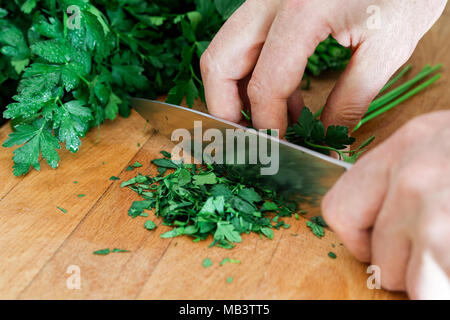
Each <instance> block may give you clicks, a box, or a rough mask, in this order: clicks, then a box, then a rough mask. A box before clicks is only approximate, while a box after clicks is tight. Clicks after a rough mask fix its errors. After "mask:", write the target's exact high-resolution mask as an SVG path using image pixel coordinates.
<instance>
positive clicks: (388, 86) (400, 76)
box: [379, 64, 411, 94]
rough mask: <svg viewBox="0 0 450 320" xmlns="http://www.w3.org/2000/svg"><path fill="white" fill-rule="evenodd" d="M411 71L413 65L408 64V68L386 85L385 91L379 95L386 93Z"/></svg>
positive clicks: (382, 90)
mask: <svg viewBox="0 0 450 320" xmlns="http://www.w3.org/2000/svg"><path fill="white" fill-rule="evenodd" d="M409 70H411V64H408V65H407V66H406V67H404V68H403V69H402V71H400V72H399V73H398V75H396V76H395V77H394V78H392V80H391V81H389V82H388V83H386V85H385V86H384V87H383V89H381V91H380V93H379V94H381V93H383V92H384V91H386V90H387V89H389V88H390V87H392V86H393V85H394V84H395V83H396V82H397V81H398V80H400V79H401V78H402V77H403V76H404V75H405V74H406V73H408V71H409Z"/></svg>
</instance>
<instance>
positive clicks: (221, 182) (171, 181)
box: [121, 153, 296, 249]
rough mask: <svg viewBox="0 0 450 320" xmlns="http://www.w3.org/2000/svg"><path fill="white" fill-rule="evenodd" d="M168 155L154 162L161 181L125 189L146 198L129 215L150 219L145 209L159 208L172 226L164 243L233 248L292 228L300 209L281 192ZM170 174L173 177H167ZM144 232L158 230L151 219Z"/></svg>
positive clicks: (142, 179) (136, 181)
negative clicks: (249, 236)
mask: <svg viewBox="0 0 450 320" xmlns="http://www.w3.org/2000/svg"><path fill="white" fill-rule="evenodd" d="M163 154H164V155H165V157H164V158H162V159H156V160H153V161H152V162H153V164H154V165H157V166H158V171H159V172H160V174H159V175H158V176H156V177H151V176H143V175H141V174H139V175H137V176H136V177H135V178H133V179H131V180H129V181H125V182H123V183H122V185H121V186H122V187H129V188H130V189H131V190H133V191H135V192H137V193H138V194H139V195H140V196H141V197H142V198H143V199H144V200H142V201H135V202H133V204H132V206H131V208H130V209H129V211H128V215H129V216H131V217H132V218H136V217H138V216H143V217H147V216H148V214H147V213H146V212H144V210H150V209H154V210H155V214H156V216H157V217H160V218H162V220H163V224H164V225H166V226H171V227H172V229H171V230H170V231H168V232H166V233H164V234H162V235H161V237H162V238H173V237H178V236H182V235H187V236H190V237H193V238H194V239H195V240H196V241H200V240H205V239H206V238H208V236H209V235H212V236H213V242H212V243H211V246H214V245H217V246H220V247H223V248H227V249H231V248H233V247H234V245H235V244H236V243H239V242H241V241H242V238H241V234H243V233H251V232H255V233H258V234H260V235H264V236H266V237H267V238H269V239H272V238H273V229H279V228H289V225H288V224H286V223H285V222H284V221H282V220H281V218H282V217H290V216H292V215H293V214H294V213H295V209H296V208H295V204H294V203H291V202H288V201H286V200H284V199H283V198H282V197H281V196H279V195H277V193H276V191H274V190H269V189H267V187H262V186H260V185H259V184H258V183H254V182H250V181H248V180H247V179H244V178H242V176H240V175H238V174H233V172H231V170H230V169H231V167H230V166H226V165H207V166H202V167H197V166H195V165H191V164H184V163H181V162H177V161H172V160H171V159H170V158H169V154H167V153H163ZM168 169H171V172H170V173H168V174H166V175H165V173H166V170H168ZM144 227H145V228H146V229H149V230H153V229H155V228H156V224H155V223H154V222H153V221H151V220H147V222H145V224H144Z"/></svg>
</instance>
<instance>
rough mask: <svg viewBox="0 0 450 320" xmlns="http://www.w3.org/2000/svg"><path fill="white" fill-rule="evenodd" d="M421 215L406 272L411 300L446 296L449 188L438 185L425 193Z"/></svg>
mask: <svg viewBox="0 0 450 320" xmlns="http://www.w3.org/2000/svg"><path fill="white" fill-rule="evenodd" d="M428 196H429V197H430V199H428V201H426V203H427V204H426V205H424V206H422V209H423V212H424V214H423V216H422V219H421V220H419V221H418V225H419V228H418V230H414V231H415V232H414V234H412V235H411V236H412V239H413V246H414V247H413V248H414V249H413V253H412V256H411V259H410V261H409V265H408V269H407V272H406V287H407V291H408V294H409V296H410V298H412V299H445V300H449V299H450V256H449V254H448V243H450V232H449V231H448V230H449V226H450V204H449V202H448V199H449V196H450V189H449V188H445V187H442V188H440V190H436V191H435V192H432V193H431V194H429V195H427V197H428Z"/></svg>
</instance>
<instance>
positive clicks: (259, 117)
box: [248, 1, 329, 136]
mask: <svg viewBox="0 0 450 320" xmlns="http://www.w3.org/2000/svg"><path fill="white" fill-rule="evenodd" d="M314 4H315V2H314ZM322 13H323V12H322V11H321V10H318V9H317V5H315V8H313V5H312V3H311V2H307V1H285V2H283V5H282V6H281V7H280V10H279V12H278V14H277V16H276V18H275V20H274V22H273V24H272V27H271V29H270V32H269V35H268V37H267V41H266V43H265V44H264V47H263V49H262V51H261V55H260V56H259V59H258V62H257V64H256V67H255V70H254V71H253V76H252V79H251V80H250V83H249V88H248V94H249V98H250V102H251V108H252V119H253V124H254V125H255V127H256V128H258V129H279V130H280V135H281V136H283V135H284V133H285V131H286V127H287V100H288V98H289V97H290V96H291V95H292V94H293V93H294V91H295V90H296V89H297V88H298V87H299V85H300V82H301V79H302V76H303V73H304V70H305V66H306V63H307V59H308V57H309V56H310V55H311V54H312V53H313V52H314V49H315V48H316V46H317V45H318V44H319V42H320V41H321V40H324V39H325V38H326V37H327V36H328V34H329V28H328V27H327V24H326V23H325V19H324V18H322V17H321V16H320V15H321V14H322Z"/></svg>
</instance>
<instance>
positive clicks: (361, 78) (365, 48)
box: [322, 37, 412, 128]
mask: <svg viewBox="0 0 450 320" xmlns="http://www.w3.org/2000/svg"><path fill="white" fill-rule="evenodd" d="M405 47H406V49H403V47H402V46H401V45H395V44H392V46H391V43H387V41H386V39H378V38H376V37H374V38H373V39H371V40H369V41H365V42H363V43H362V44H361V45H360V46H359V47H358V48H357V49H356V51H355V52H354V54H353V56H352V58H351V60H350V62H349V64H348V66H347V68H346V69H345V71H344V72H343V73H342V75H341V76H340V78H339V80H338V82H337V83H336V85H335V87H334V88H333V90H332V92H331V94H330V96H329V97H328V100H327V103H326V106H325V108H324V110H323V113H322V121H323V122H324V124H325V126H329V125H344V126H348V127H349V128H354V127H355V126H356V125H357V124H358V122H359V121H360V120H361V118H362V116H363V115H364V113H365V112H366V111H367V108H368V107H369V105H370V103H371V102H372V100H373V99H374V98H375V97H376V96H377V95H378V93H379V92H380V91H381V89H382V88H383V86H384V85H385V84H386V83H387V82H388V81H389V79H390V78H391V77H392V75H393V74H394V73H395V71H396V70H398V69H399V68H400V67H401V66H402V65H403V64H404V63H405V62H406V61H407V60H408V59H409V57H410V56H411V54H412V50H409V49H407V48H409V46H405ZM392 48H398V49H396V50H392Z"/></svg>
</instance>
